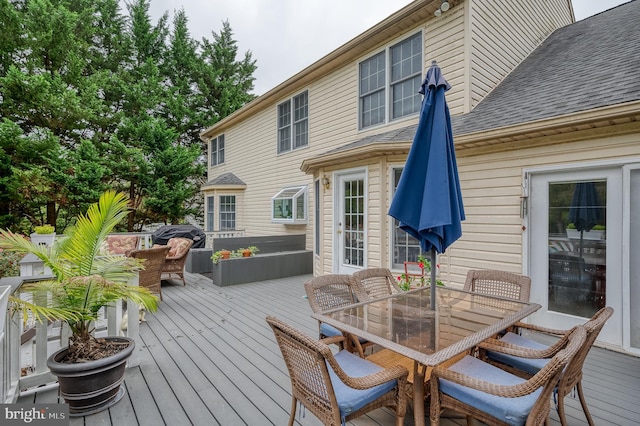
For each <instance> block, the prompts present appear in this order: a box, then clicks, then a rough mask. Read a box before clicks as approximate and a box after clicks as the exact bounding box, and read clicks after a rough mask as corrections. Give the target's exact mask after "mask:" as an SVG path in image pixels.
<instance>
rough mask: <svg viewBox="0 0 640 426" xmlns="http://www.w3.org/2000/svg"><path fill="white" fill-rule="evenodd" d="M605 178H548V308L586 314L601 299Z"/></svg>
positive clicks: (603, 299)
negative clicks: (571, 179)
mask: <svg viewBox="0 0 640 426" xmlns="http://www.w3.org/2000/svg"><path fill="white" fill-rule="evenodd" d="M606 201H607V182H606V181H605V180H600V181H580V182H553V183H550V184H549V293H548V294H549V300H548V302H549V305H548V306H549V310H550V311H556V312H562V313H566V314H570V315H577V316H581V317H585V318H589V317H591V316H592V315H593V314H594V313H595V312H596V311H597V310H598V309H600V308H602V307H604V306H605V305H606V271H607V264H606V259H607V256H606V254H607V244H606V231H605V224H606V223H607V221H606V216H607V214H606V213H607V209H606Z"/></svg>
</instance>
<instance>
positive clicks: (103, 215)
mask: <svg viewBox="0 0 640 426" xmlns="http://www.w3.org/2000/svg"><path fill="white" fill-rule="evenodd" d="M127 214H128V209H127V198H126V197H125V196H124V194H122V193H118V192H115V191H107V192H105V193H104V194H103V195H102V196H101V197H100V200H99V201H98V203H96V204H93V205H91V206H90V207H89V210H87V213H86V214H85V215H80V216H79V217H78V220H77V222H76V225H75V227H74V228H73V229H72V230H71V232H70V233H69V235H68V241H66V242H65V243H66V244H65V252H64V256H65V258H67V259H68V260H69V261H70V262H71V263H73V264H74V265H77V268H78V271H77V275H84V276H88V275H92V274H93V273H94V271H93V263H94V261H95V259H96V257H97V256H98V252H99V250H100V245H101V244H102V242H103V241H104V239H105V238H106V236H107V235H108V234H109V232H111V230H113V228H114V227H115V226H116V225H117V224H118V223H120V222H121V221H122V220H123V219H124V218H125V217H126V216H127Z"/></svg>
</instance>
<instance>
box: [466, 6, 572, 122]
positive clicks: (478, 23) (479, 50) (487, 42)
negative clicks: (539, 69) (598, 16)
mask: <svg viewBox="0 0 640 426" xmlns="http://www.w3.org/2000/svg"><path fill="white" fill-rule="evenodd" d="M567 6H568V5H567V0H541V1H538V2H531V1H530V0H512V1H508V2H496V1H492V0H479V1H473V2H470V5H469V6H468V7H469V9H470V10H469V20H470V23H471V25H470V34H469V37H470V38H471V40H470V45H471V48H470V50H471V52H470V54H471V55H470V64H469V66H470V75H471V87H470V92H469V95H470V97H471V105H470V106H471V109H473V107H475V106H476V105H477V104H478V103H479V102H480V101H481V100H482V99H483V98H484V97H485V96H486V95H487V94H488V93H489V92H490V91H491V90H492V89H493V88H494V87H495V86H496V85H497V84H498V83H500V81H502V79H503V78H504V77H505V76H506V75H507V74H508V73H509V72H510V71H511V70H513V69H514V68H515V67H516V66H517V65H518V64H520V62H522V60H523V59H524V58H526V57H527V56H528V55H529V53H531V52H532V51H533V49H535V48H536V47H537V46H538V45H539V44H540V43H542V41H543V40H544V39H545V38H546V37H547V36H548V35H549V34H551V33H552V32H553V31H554V30H555V29H557V28H560V27H562V26H565V25H568V24H570V23H571V22H573V20H572V16H571V10H570V8H569V7H567ZM465 112H467V111H465Z"/></svg>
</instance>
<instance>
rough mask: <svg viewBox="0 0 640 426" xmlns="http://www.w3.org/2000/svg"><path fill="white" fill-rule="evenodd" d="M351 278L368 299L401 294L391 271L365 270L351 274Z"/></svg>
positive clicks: (383, 269)
mask: <svg viewBox="0 0 640 426" xmlns="http://www.w3.org/2000/svg"><path fill="white" fill-rule="evenodd" d="M353 277H354V278H355V279H356V281H357V282H358V283H359V284H360V287H361V288H363V289H364V291H365V292H366V293H367V295H368V297H369V298H370V299H377V298H379V297H384V296H388V295H390V294H394V293H401V292H402V290H401V289H400V287H398V284H397V283H396V280H395V279H394V277H393V275H392V274H391V271H389V270H388V269H387V268H366V269H361V270H359V271H356V272H354V273H353Z"/></svg>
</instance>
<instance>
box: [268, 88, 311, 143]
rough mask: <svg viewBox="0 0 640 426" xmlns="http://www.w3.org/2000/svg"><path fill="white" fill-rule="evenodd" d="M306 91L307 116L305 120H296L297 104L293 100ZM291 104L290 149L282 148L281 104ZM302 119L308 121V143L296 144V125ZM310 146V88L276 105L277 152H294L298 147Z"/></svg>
mask: <svg viewBox="0 0 640 426" xmlns="http://www.w3.org/2000/svg"><path fill="white" fill-rule="evenodd" d="M305 93H306V95H307V96H306V97H307V117H306V118H305V119H304V120H300V121H296V120H295V105H294V102H293V100H294V99H295V98H297V97H299V96H301V95H303V94H305ZM286 103H288V104H289V114H290V115H291V117H290V118H291V119H290V123H289V124H288V125H287V127H288V128H289V143H290V146H289V149H284V150H282V151H281V150H280V130H281V128H280V106H281V105H283V104H286ZM301 121H306V122H307V143H306V144H304V145H300V146H295V136H296V135H295V131H294V129H295V125H296V124H297V123H300V122H301ZM308 146H309V91H308V90H303V91H302V92H300V93H297V94H295V95H294V96H291V97H290V98H289V99H287V100H285V101H282V102H280V103H279V104H277V105H276V153H277V154H278V155H280V154H286V153H288V152H293V151H296V150H298V149H302V148H306V147H308Z"/></svg>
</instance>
